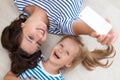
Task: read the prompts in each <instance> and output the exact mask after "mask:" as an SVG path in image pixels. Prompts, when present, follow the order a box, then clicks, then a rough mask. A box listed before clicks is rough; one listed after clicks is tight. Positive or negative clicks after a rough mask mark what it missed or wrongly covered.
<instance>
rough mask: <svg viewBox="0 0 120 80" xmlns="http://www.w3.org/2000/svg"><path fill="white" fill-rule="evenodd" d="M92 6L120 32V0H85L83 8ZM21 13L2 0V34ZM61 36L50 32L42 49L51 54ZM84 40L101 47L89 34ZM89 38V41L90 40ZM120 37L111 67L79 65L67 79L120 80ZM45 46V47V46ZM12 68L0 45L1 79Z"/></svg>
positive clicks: (0, 20) (90, 45) (6, 54)
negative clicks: (92, 68)
mask: <svg viewBox="0 0 120 80" xmlns="http://www.w3.org/2000/svg"><path fill="white" fill-rule="evenodd" d="M86 5H89V6H91V7H92V8H93V9H94V10H95V11H97V12H98V13H99V14H100V15H102V16H103V17H105V18H110V20H111V23H112V25H113V27H114V28H115V29H116V31H118V32H120V27H119V25H120V0H85V2H84V5H83V7H82V9H83V8H84V7H85V6H86ZM18 15H19V13H18V11H17V8H16V7H15V6H14V4H13V1H12V0H0V34H1V32H2V30H3V29H4V27H5V26H6V25H8V24H10V22H11V21H12V20H13V19H15V18H16V17H17V16H18ZM59 38H60V37H59V36H55V35H50V34H48V40H47V42H46V43H45V44H44V46H43V48H42V50H43V52H45V53H46V56H49V55H48V54H49V52H50V50H51V48H52V47H53V45H54V44H55V42H56V41H58V40H59ZM83 38H84V42H85V44H86V45H87V44H89V45H87V46H88V48H90V49H93V48H95V47H99V44H98V43H97V41H96V40H95V39H93V38H90V37H88V36H84V37H83ZM88 39H89V41H88ZM119 41H120V37H118V39H117V40H116V42H115V43H114V46H115V48H116V53H117V54H116V56H115V58H114V62H113V64H112V66H111V67H109V68H107V69H106V68H105V69H104V68H99V67H98V68H96V69H95V70H94V71H87V70H86V69H85V68H84V67H83V66H82V65H78V66H77V67H76V68H75V69H74V70H72V71H70V72H68V73H65V74H64V76H65V80H120V76H119V74H120V69H119V68H120V63H119V61H120V46H119V45H120V42H119ZM44 47H45V48H44ZM46 48H47V49H46ZM9 69H10V60H9V57H8V53H7V52H6V50H4V49H3V48H2V46H1V45H0V80H3V76H4V75H5V74H6V73H7V71H8V70H9Z"/></svg>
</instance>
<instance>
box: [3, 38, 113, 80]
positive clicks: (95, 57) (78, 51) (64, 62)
mask: <svg viewBox="0 0 120 80" xmlns="http://www.w3.org/2000/svg"><path fill="white" fill-rule="evenodd" d="M112 54H114V48H113V46H111V45H110V46H107V49H105V50H94V51H91V52H90V51H88V49H87V48H85V46H84V44H83V43H82V42H81V39H80V37H77V36H65V37H63V38H62V39H61V40H60V41H59V42H58V43H57V45H56V46H55V47H54V48H53V49H52V51H51V54H50V57H49V59H48V60H41V61H39V62H38V64H37V66H36V67H35V68H33V69H27V70H26V71H25V72H23V73H22V74H18V75H14V74H13V73H11V72H9V73H8V74H7V75H6V76H5V78H4V79H5V80H19V79H18V78H20V79H22V80H25V79H26V78H29V79H30V76H31V75H32V77H33V78H34V79H38V80H64V78H63V76H62V75H61V71H63V70H69V69H72V68H74V67H75V66H76V65H78V64H80V63H82V64H83V66H85V68H86V69H88V70H93V69H94V68H95V67H97V66H101V67H108V66H110V65H109V63H108V60H107V62H106V64H103V63H102V62H100V60H102V59H108V58H110V57H109V56H110V55H112ZM38 59H39V58H38ZM16 71H17V70H16ZM16 76H18V78H16Z"/></svg>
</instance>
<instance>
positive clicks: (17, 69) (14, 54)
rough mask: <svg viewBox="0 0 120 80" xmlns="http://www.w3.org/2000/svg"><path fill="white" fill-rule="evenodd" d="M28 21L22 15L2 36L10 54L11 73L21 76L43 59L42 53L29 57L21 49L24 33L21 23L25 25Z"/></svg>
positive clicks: (2, 40) (2, 42)
mask: <svg viewBox="0 0 120 80" xmlns="http://www.w3.org/2000/svg"><path fill="white" fill-rule="evenodd" d="M26 19H27V16H25V15H23V14H20V15H19V18H18V19H16V20H14V21H13V22H12V23H11V24H10V25H9V26H7V27H5V29H4V30H3V32H2V35H1V44H2V46H3V47H4V48H5V49H7V50H8V52H9V56H10V59H11V71H12V72H13V73H14V74H20V73H22V72H23V71H25V70H26V69H28V68H34V67H35V66H36V65H37V62H38V60H39V58H40V57H41V51H38V52H36V53H34V54H33V55H27V52H25V51H24V50H22V49H21V48H20V44H21V41H22V33H23V32H22V27H21V23H24V22H25V21H26Z"/></svg>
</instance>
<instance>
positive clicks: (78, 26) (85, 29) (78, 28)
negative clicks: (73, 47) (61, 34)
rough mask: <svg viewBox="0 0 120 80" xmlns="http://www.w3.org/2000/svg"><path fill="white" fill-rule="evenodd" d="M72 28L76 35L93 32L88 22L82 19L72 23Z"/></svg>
mask: <svg viewBox="0 0 120 80" xmlns="http://www.w3.org/2000/svg"><path fill="white" fill-rule="evenodd" d="M72 29H73V32H74V33H75V35H81V34H84V35H90V34H91V33H92V32H93V29H91V28H90V27H89V26H88V25H87V24H85V23H84V22H83V21H81V20H77V21H74V22H73V24H72Z"/></svg>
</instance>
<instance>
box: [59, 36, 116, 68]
mask: <svg viewBox="0 0 120 80" xmlns="http://www.w3.org/2000/svg"><path fill="white" fill-rule="evenodd" d="M66 38H69V39H71V40H74V41H75V42H76V43H78V44H79V53H78V55H77V56H76V57H75V58H74V60H73V62H72V67H71V68H74V67H75V66H76V65H78V64H80V63H82V64H83V66H84V67H85V68H86V69H87V70H93V69H94V68H95V67H98V66H100V67H109V66H110V65H111V64H112V62H111V63H109V60H108V58H113V57H114V56H115V50H114V47H113V46H112V45H109V46H107V49H104V50H100V49H98V50H93V51H89V50H88V49H87V48H86V47H85V46H84V44H83V43H82V40H81V37H80V36H69V35H67V36H64V37H63V38H62V39H61V40H60V42H61V41H63V40H64V39H66ZM112 54H113V56H111V57H110V55H112ZM102 59H106V60H107V62H106V63H102V62H101V60H102ZM71 68H70V69H71ZM63 69H67V68H65V67H64V68H63Z"/></svg>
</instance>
